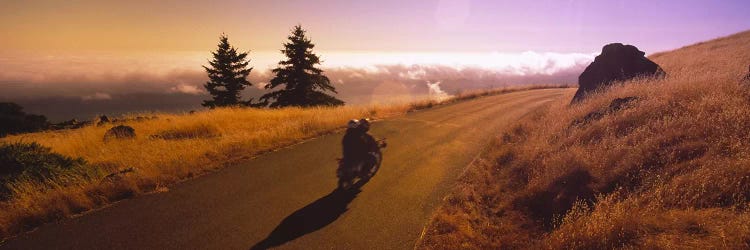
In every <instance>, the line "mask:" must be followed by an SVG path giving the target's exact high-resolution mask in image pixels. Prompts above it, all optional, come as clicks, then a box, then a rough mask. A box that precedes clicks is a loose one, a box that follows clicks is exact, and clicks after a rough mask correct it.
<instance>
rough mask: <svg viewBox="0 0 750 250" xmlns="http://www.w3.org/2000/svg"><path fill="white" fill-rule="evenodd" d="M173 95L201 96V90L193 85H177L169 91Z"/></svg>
mask: <svg viewBox="0 0 750 250" xmlns="http://www.w3.org/2000/svg"><path fill="white" fill-rule="evenodd" d="M170 90H171V91H172V92H173V93H183V94H191V95H198V94H202V93H203V90H202V89H201V88H199V87H197V86H195V85H188V84H179V85H177V86H174V87H172V88H171V89H170Z"/></svg>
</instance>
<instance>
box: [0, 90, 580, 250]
mask: <svg viewBox="0 0 750 250" xmlns="http://www.w3.org/2000/svg"><path fill="white" fill-rule="evenodd" d="M573 91H575V90H574V89H542V90H531V91H523V92H515V93H509V94H504V95H497V96H490V97H483V98H478V99H475V100H470V101H465V102H460V103H455V104H450V105H445V106H440V107H437V108H432V109H428V110H424V111H419V112H414V113H410V114H408V115H405V116H401V117H396V118H392V119H387V120H383V121H379V122H375V123H373V125H372V129H371V132H370V133H371V134H372V135H373V136H375V137H376V138H383V137H385V138H387V139H388V147H387V148H386V149H384V151H383V164H382V167H381V168H380V171H379V172H378V173H377V175H376V176H375V177H373V179H372V180H370V181H369V183H366V184H365V185H363V186H362V187H361V189H360V191H358V192H356V191H355V192H337V191H334V190H335V189H336V181H337V180H336V176H335V168H336V158H338V157H340V155H341V146H340V143H341V137H342V133H335V134H330V135H326V136H322V137H320V138H316V139H314V140H310V141H308V142H305V143H302V144H298V145H295V146H293V147H289V148H285V149H282V150H279V151H276V152H272V153H268V154H265V155H262V156H260V157H257V158H255V159H252V160H248V161H247V162H245V163H242V164H239V165H236V166H230V167H227V168H224V169H221V170H219V171H217V172H215V173H211V174H208V175H205V176H201V177H198V178H196V179H194V180H190V181H186V182H183V183H181V184H178V185H175V186H173V187H171V190H170V191H169V192H163V193H155V194H150V195H144V196H140V197H136V198H133V199H129V200H125V201H122V202H120V203H117V204H115V205H114V206H112V207H109V208H105V209H101V210H99V211H95V212H92V213H89V214H86V215H83V216H80V217H76V218H72V219H65V220H63V221H60V222H57V223H52V224H47V225H44V226H42V227H40V228H39V229H37V230H35V231H33V232H30V233H25V234H22V235H20V236H18V237H16V238H13V239H10V240H8V241H7V242H5V243H4V244H3V245H2V247H0V248H3V249H266V248H274V247H278V248H281V249H410V248H413V246H414V243H415V241H416V240H417V238H418V237H419V235H420V233H421V231H422V229H423V227H424V226H425V224H426V223H427V221H428V219H429V217H430V215H431V213H432V212H433V210H434V209H435V208H436V207H437V206H438V205H439V204H440V201H441V198H442V197H444V196H445V195H446V194H447V192H448V191H449V190H450V188H451V187H452V185H453V183H454V182H455V181H456V179H457V177H458V176H459V175H460V174H461V172H462V170H463V169H464V168H465V167H466V166H467V165H468V164H469V163H470V162H471V161H472V160H473V159H474V158H475V157H476V156H477V154H478V153H480V152H481V151H482V150H483V149H484V148H486V146H487V145H488V143H489V142H490V141H491V139H492V138H494V137H495V136H498V135H499V133H500V132H499V131H500V130H501V129H502V128H503V127H505V126H508V125H509V124H511V123H512V122H514V121H516V120H517V119H519V118H520V117H522V116H523V115H524V114H527V113H528V112H530V111H532V110H534V109H535V108H538V107H539V106H540V105H543V104H544V103H546V102H549V101H551V100H554V99H557V98H561V97H563V96H565V95H567V94H570V93H572V92H573ZM568 96H569V95H568Z"/></svg>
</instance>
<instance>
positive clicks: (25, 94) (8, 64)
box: [0, 52, 594, 120]
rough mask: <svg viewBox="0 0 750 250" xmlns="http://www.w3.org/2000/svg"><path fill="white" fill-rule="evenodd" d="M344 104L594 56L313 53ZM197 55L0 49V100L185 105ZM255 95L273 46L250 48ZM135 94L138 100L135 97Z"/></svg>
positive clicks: (194, 93)
mask: <svg viewBox="0 0 750 250" xmlns="http://www.w3.org/2000/svg"><path fill="white" fill-rule="evenodd" d="M320 54H321V55H323V56H322V60H323V65H322V68H323V69H324V70H325V74H326V75H327V76H328V77H329V78H330V79H331V82H332V84H333V85H334V86H335V87H336V89H337V90H338V92H339V94H338V97H339V98H341V99H343V100H344V101H346V102H347V103H348V104H370V103H387V102H394V101H408V100H413V99H415V98H424V97H428V96H436V97H440V98H443V97H445V96H447V95H451V94H455V93H458V92H461V91H466V90H472V89H481V88H493V87H503V86H510V85H516V84H563V83H567V84H571V83H575V82H576V81H577V76H578V74H580V72H582V71H583V69H584V68H585V67H586V65H588V63H590V61H591V60H593V57H594V54H582V53H570V54H561V53H537V52H524V53H515V54H501V53H484V54H483V53H373V52H346V53H344V52H337V53H320ZM204 57H205V55H202V54H201V55H198V56H196V55H193V54H177V55H159V56H154V55H109V54H93V55H72V56H65V55H54V56H48V55H11V56H9V55H0V101H14V102H18V103H19V104H22V105H23V106H24V107H26V109H27V111H29V112H33V113H41V114H44V115H47V116H49V117H51V118H53V119H57V120H60V119H69V118H72V117H76V118H79V119H86V118H89V117H91V116H93V115H95V114H100V113H106V114H121V113H127V112H138V111H147V110H158V111H171V112H173V111H187V110H193V109H199V108H200V102H201V100H203V99H205V98H208V96H207V94H206V91H205V89H204V88H203V84H204V83H205V82H206V80H208V79H207V77H206V74H205V72H204V71H203V69H202V68H201V67H200V65H204V64H206V59H205V58H204ZM250 57H251V58H252V61H251V63H250V64H251V65H252V66H254V67H255V69H254V70H253V71H252V73H251V74H250V76H249V80H250V82H252V83H253V84H254V86H253V87H250V88H248V89H246V90H245V93H244V96H246V97H247V98H249V97H258V96H260V95H262V94H263V93H264V92H265V89H263V86H264V85H265V84H267V82H268V81H269V80H270V78H271V77H272V75H271V73H270V72H269V70H270V68H271V67H272V66H273V65H274V63H273V62H277V61H278V59H279V57H280V56H279V55H276V54H275V53H266V54H264V53H255V54H254V53H251V54H250ZM136 102H138V104H135V103H136Z"/></svg>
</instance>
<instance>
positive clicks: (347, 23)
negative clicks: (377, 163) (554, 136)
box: [0, 0, 750, 52]
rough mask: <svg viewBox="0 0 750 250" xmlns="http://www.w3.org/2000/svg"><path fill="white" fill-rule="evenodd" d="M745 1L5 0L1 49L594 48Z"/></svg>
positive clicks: (659, 35)
mask: <svg viewBox="0 0 750 250" xmlns="http://www.w3.org/2000/svg"><path fill="white" fill-rule="evenodd" d="M748 9H750V2H748V1H746V0H736V1H705V0H704V1H696V0H661V1H629V0H627V1H626V0H609V1H601V0H598V1H597V0H591V1H588V0H542V1H498V0H473V1H470V0H453V1H450V0H446V1H426V0H425V1H403V0H398V1H392V0H384V1H350V0H323V1H285V0H281V1H251V0H243V1H239V0H238V1H231V0H230V1H190V0H132V1H101V0H70V1H59V0H2V1H0V34H3V35H2V39H0V48H2V49H3V50H71V51H78V50H115V51H121V50H139V51H143V50H146V51H183V50H188V51H193V50H199V51H205V50H209V49H211V48H212V47H213V46H214V45H215V43H216V40H217V36H218V34H219V33H222V32H225V33H227V34H229V35H230V37H231V38H233V40H235V41H236V43H237V45H238V46H239V47H242V48H245V49H251V50H257V51H264V50H276V49H279V47H280V44H281V42H283V40H284V39H285V37H286V34H287V33H288V31H289V29H290V28H291V27H292V26H293V25H295V24H298V23H299V24H302V25H303V26H304V27H305V28H307V29H308V30H309V31H310V32H311V36H312V37H313V38H314V41H315V42H316V43H317V44H318V46H319V49H320V50H326V51H331V50H367V51H461V52H465V51H500V52H522V51H529V50H531V51H551V52H590V51H594V50H596V49H597V48H600V47H601V45H603V44H605V43H607V42H612V41H620V42H627V43H633V44H638V45H640V46H642V47H644V49H645V50H647V51H658V50H666V49H672V48H675V47H677V46H681V45H684V44H685V43H688V42H694V41H698V40H703V39H707V38H713V37H717V36H722V35H727V34H730V33H733V32H737V31H741V30H744V29H747V28H749V27H750V18H747V11H748Z"/></svg>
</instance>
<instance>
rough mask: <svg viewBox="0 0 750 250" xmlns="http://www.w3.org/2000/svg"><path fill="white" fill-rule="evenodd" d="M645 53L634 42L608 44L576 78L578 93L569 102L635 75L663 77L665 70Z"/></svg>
mask: <svg viewBox="0 0 750 250" xmlns="http://www.w3.org/2000/svg"><path fill="white" fill-rule="evenodd" d="M645 55H646V53H645V52H643V51H640V50H638V48H636V47H635V46H633V45H623V44H622V43H612V44H607V45H605V46H604V48H602V53H601V54H600V55H598V56H597V57H596V58H595V59H594V62H592V63H591V64H589V66H588V67H586V70H584V71H583V73H581V75H580V76H579V77H578V92H576V95H575V96H574V97H573V101H572V103H576V102H579V101H581V100H583V99H584V98H585V97H586V95H587V94H588V93H590V92H592V91H595V90H597V89H599V88H602V87H605V86H609V85H611V84H612V83H613V82H618V81H625V80H628V79H632V78H635V77H663V76H666V73H664V70H662V69H661V67H659V65H658V64H656V63H654V62H652V61H651V60H649V59H648V58H646V57H645Z"/></svg>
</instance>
